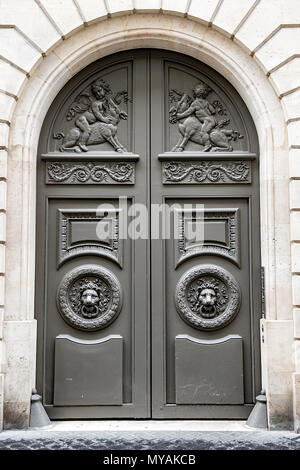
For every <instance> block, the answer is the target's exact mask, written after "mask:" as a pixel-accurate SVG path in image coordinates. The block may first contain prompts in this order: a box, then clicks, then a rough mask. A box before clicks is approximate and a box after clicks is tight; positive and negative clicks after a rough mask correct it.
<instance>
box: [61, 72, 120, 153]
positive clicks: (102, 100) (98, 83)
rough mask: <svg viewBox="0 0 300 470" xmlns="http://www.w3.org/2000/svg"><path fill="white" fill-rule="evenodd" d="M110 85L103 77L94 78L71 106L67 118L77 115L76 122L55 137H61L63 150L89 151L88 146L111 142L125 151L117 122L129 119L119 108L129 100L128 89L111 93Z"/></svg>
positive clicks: (118, 148) (117, 150)
mask: <svg viewBox="0 0 300 470" xmlns="http://www.w3.org/2000/svg"><path fill="white" fill-rule="evenodd" d="M112 93H113V92H112V90H111V88H110V85H109V84H108V83H107V82H106V81H105V80H103V79H97V80H95V81H94V82H93V83H92V84H91V85H90V86H89V87H87V88H86V89H85V90H84V91H83V92H82V93H80V94H79V95H78V96H77V97H76V98H75V100H74V102H73V103H72V105H71V106H70V108H69V110H68V112H67V116H66V119H67V121H71V120H73V119H74V126H73V127H71V129H70V130H69V131H68V132H67V133H66V134H64V133H63V132H58V133H54V134H53V138H54V139H58V140H62V144H61V146H60V147H59V150H60V151H61V152H64V151H66V150H67V151H70V150H72V151H74V152H82V151H83V152H87V151H88V146H90V145H98V144H102V143H104V142H108V143H109V144H110V145H111V146H112V147H113V148H114V150H115V151H116V152H120V153H122V152H126V151H127V150H126V148H125V147H124V146H123V145H122V144H121V143H120V142H119V140H118V137H117V130H118V124H119V122H120V120H121V119H125V120H126V119H127V118H128V115H127V113H126V112H125V111H124V110H122V109H121V108H120V106H119V105H120V104H121V102H122V101H124V102H125V103H126V102H127V101H129V99H128V93H127V91H125V90H122V91H119V92H118V93H116V94H115V95H114V96H112Z"/></svg>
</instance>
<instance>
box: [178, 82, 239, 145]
mask: <svg viewBox="0 0 300 470" xmlns="http://www.w3.org/2000/svg"><path fill="white" fill-rule="evenodd" d="M211 91H212V89H211V88H210V87H209V86H208V85H207V84H206V83H204V82H201V81H199V82H198V83H197V84H196V85H195V86H194V88H193V98H191V97H190V96H189V95H188V94H187V93H183V92H181V91H179V90H176V89H172V90H170V92H169V97H170V102H171V107H170V110H169V121H170V123H171V124H177V126H178V130H179V132H180V134H181V136H180V139H179V141H178V142H177V144H176V145H175V147H174V148H172V152H182V151H183V150H184V149H185V147H186V145H187V143H188V142H189V141H191V142H194V143H196V144H199V145H201V146H203V148H202V149H201V150H202V151H203V152H209V151H212V152H216V151H219V152H220V151H227V152H232V150H233V147H232V145H231V141H235V140H237V139H242V138H243V137H244V136H243V135H241V134H240V133H239V132H238V131H236V130H232V129H226V128H225V127H226V126H227V125H228V124H229V123H230V119H229V117H228V116H227V111H226V109H225V108H224V107H223V105H222V104H221V103H220V102H219V101H218V100H215V101H213V102H212V103H211V102H209V101H208V100H207V99H206V98H207V96H208V95H209V93H210V92H211Z"/></svg>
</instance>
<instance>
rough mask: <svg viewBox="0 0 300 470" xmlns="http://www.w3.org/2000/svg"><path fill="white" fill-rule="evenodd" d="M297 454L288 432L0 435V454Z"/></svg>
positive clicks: (296, 440) (299, 439)
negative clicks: (263, 451) (293, 452)
mask: <svg viewBox="0 0 300 470" xmlns="http://www.w3.org/2000/svg"><path fill="white" fill-rule="evenodd" d="M4 449H14V450H26V449H32V450H40V449H49V450H215V449H218V450H249V449H250V450H300V435H299V434H294V433H293V432H288V431H285V432H283V431H280V432H279V431H278V432H277V431H272V432H268V431H249V432H237V431H235V432H230V431H225V432H224V431H220V432H219V431H206V432H203V431H201V432H182V431H180V432H177V431H176V432H174V431H172V432H153V431H151V432H149V431H142V432H138V433H137V432H130V431H129V432H126V431H123V432H102V431H101V432H100V431H94V432H90V431H89V432H77V431H70V432H65V431H60V432H53V431H45V430H44V431H42V430H41V431H40V430H39V431H37V430H34V431H31V430H28V431H17V430H16V431H3V432H2V433H0V450H4Z"/></svg>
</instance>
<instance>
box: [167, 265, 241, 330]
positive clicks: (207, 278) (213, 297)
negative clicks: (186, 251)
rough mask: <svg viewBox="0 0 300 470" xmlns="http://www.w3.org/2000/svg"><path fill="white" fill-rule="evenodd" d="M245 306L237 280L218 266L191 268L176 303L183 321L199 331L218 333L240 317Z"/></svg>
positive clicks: (178, 286) (183, 278)
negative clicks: (241, 305) (239, 312)
mask: <svg viewBox="0 0 300 470" xmlns="http://www.w3.org/2000/svg"><path fill="white" fill-rule="evenodd" d="M240 303H241V292H240V287H239V285H238V283H237V281H236V280H235V278H234V277H233V276H232V274H230V273H229V272H228V271H226V270H225V269H223V268H220V267H219V266H216V265H212V264H209V265H206V264H203V265H199V266H196V267H194V268H192V269H189V270H188V271H187V272H186V273H185V274H184V275H183V276H182V277H181V278H180V280H179V282H178V284H177V287H176V292H175V304H176V308H177V311H178V313H179V315H180V316H181V318H182V319H183V320H184V321H185V322H186V323H188V324H189V325H191V326H193V327H194V328H197V329H199V330H217V329H219V328H223V327H224V326H226V325H228V323H230V322H231V321H232V320H233V319H234V317H235V316H236V315H237V313H238V311H239V308H240Z"/></svg>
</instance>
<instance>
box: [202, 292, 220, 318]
mask: <svg viewBox="0 0 300 470" xmlns="http://www.w3.org/2000/svg"><path fill="white" fill-rule="evenodd" d="M199 290H200V289H199ZM198 302H199V307H200V312H201V315H202V317H204V318H213V317H215V316H216V302H217V294H216V292H215V290H214V289H211V288H204V289H202V290H200V292H199V297H198Z"/></svg>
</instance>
